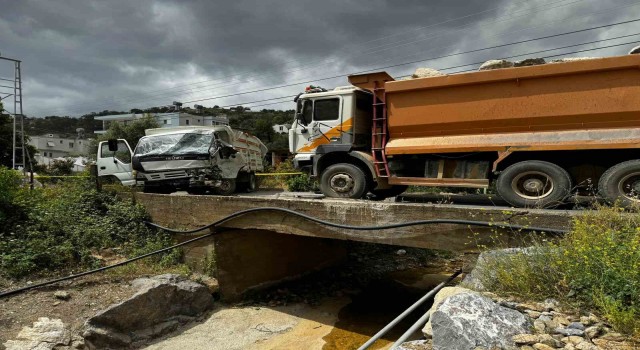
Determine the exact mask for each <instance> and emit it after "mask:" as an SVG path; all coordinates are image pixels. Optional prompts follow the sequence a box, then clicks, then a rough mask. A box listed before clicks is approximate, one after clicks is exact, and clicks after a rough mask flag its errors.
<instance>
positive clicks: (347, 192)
mask: <svg viewBox="0 0 640 350" xmlns="http://www.w3.org/2000/svg"><path fill="white" fill-rule="evenodd" d="M295 102H296V113H295V118H294V121H293V124H292V127H291V129H289V151H290V152H291V153H293V154H294V159H293V162H294V166H295V167H296V168H298V169H301V170H302V171H305V172H308V173H309V174H310V175H311V176H313V177H317V178H318V179H319V180H320V188H321V190H322V192H323V193H324V194H325V195H327V196H330V197H343V198H360V197H362V196H364V195H365V194H366V193H367V192H368V191H370V190H372V189H375V188H377V187H378V186H381V187H384V184H381V183H378V182H377V178H376V176H375V172H374V171H373V167H372V164H373V159H372V156H371V151H370V149H371V123H372V119H371V115H372V108H373V103H372V102H373V96H372V94H371V93H370V92H368V91H366V90H364V89H360V88H358V87H355V86H346V87H338V88H335V89H333V90H330V91H328V90H325V89H322V88H318V87H313V86H310V87H308V88H307V89H306V90H305V92H304V93H302V94H300V95H298V97H296V99H295ZM338 164H340V166H337V165H338ZM336 166H337V167H336ZM331 167H333V168H331ZM329 168H331V171H329V172H328V174H329V175H327V170H328V169H329Z"/></svg>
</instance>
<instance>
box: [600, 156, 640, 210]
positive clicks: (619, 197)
mask: <svg viewBox="0 0 640 350" xmlns="http://www.w3.org/2000/svg"><path fill="white" fill-rule="evenodd" d="M598 192H599V193H600V195H601V196H602V197H604V199H606V200H607V201H608V202H610V203H615V202H616V201H620V204H621V205H622V206H624V207H627V208H628V207H632V206H637V205H638V204H640V160H638V159H634V160H628V161H626V162H622V163H619V164H616V165H614V166H612V167H611V168H609V169H607V171H605V172H604V174H602V176H601V177H600V180H599V181H598Z"/></svg>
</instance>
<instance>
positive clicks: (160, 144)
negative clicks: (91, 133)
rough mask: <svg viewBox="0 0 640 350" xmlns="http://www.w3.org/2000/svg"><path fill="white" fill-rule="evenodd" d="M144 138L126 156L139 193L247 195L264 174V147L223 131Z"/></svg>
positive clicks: (188, 130) (178, 131) (176, 131)
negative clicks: (257, 174)
mask: <svg viewBox="0 0 640 350" xmlns="http://www.w3.org/2000/svg"><path fill="white" fill-rule="evenodd" d="M145 134H146V136H144V137H142V138H141V139H140V141H138V144H137V146H136V148H135V150H134V152H133V155H132V157H131V167H132V170H133V172H132V175H133V176H134V178H135V179H134V180H135V183H136V184H137V185H140V186H142V187H143V188H144V191H145V192H154V193H171V192H175V191H178V190H184V191H187V192H189V193H194V194H203V193H207V192H213V193H217V194H223V195H228V194H231V193H233V192H235V191H236V190H237V189H242V190H246V191H253V190H255V188H256V177H255V172H256V171H264V163H263V159H264V156H265V155H266V152H267V148H266V146H265V145H264V144H263V143H262V142H261V141H260V140H259V139H258V138H256V137H255V136H252V135H250V134H247V133H245V132H241V131H236V130H233V129H231V128H230V127H228V126H211V127H177V128H171V129H165V128H158V129H149V130H146V132H145ZM120 141H122V142H125V143H126V141H124V140H119V142H120ZM101 146H102V144H101Z"/></svg>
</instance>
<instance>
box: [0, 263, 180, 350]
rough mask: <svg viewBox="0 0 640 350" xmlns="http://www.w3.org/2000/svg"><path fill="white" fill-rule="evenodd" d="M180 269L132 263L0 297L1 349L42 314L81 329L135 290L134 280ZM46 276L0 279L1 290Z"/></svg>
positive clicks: (23, 284) (77, 329)
mask: <svg viewBox="0 0 640 350" xmlns="http://www.w3.org/2000/svg"><path fill="white" fill-rule="evenodd" d="M180 272H181V271H180V270H166V271H160V270H157V269H156V268H149V267H148V266H146V265H142V264H132V265H130V266H128V267H124V268H118V269H114V270H110V271H108V272H104V273H97V274H94V275H89V276H85V277H81V278H78V279H75V280H72V281H65V282H60V283H58V284H55V285H52V286H47V287H42V288H38V289H34V290H31V291H27V292H25V293H21V294H17V295H15V296H11V297H7V298H4V299H0V350H3V349H4V346H3V345H2V344H3V343H4V342H6V341H7V340H9V339H15V337H16V335H17V334H18V332H20V330H21V329H22V328H23V327H25V326H32V325H33V322H35V321H37V320H38V318H39V317H49V318H58V319H61V320H62V322H64V324H65V325H67V326H69V327H70V329H71V330H72V332H73V333H77V332H78V331H79V330H80V329H81V328H82V325H83V324H84V322H85V321H86V320H87V319H88V318H89V317H91V316H93V315H95V314H96V313H97V312H98V311H100V310H102V309H104V308H106V307H107V306H109V305H111V304H114V303H118V302H120V301H123V300H125V299H127V298H128V297H130V296H131V295H132V294H133V293H135V290H134V289H132V288H131V286H130V283H129V282H131V281H132V280H134V279H136V278H139V277H144V276H152V275H157V274H161V273H180ZM50 278H51V277H50ZM45 280H47V279H42V280H37V279H34V280H32V281H20V282H9V281H7V280H0V290H12V289H16V288H20V287H23V286H26V285H28V284H36V283H38V282H42V281H45ZM56 291H66V292H68V293H69V295H70V298H69V299H68V300H60V299H57V298H56V297H55V296H54V293H55V292H56Z"/></svg>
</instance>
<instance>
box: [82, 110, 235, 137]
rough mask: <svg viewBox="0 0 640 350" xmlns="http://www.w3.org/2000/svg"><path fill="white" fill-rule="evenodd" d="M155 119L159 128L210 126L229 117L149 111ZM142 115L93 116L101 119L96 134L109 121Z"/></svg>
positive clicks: (227, 121)
mask: <svg viewBox="0 0 640 350" xmlns="http://www.w3.org/2000/svg"><path fill="white" fill-rule="evenodd" d="M149 115H151V116H152V117H153V118H155V119H156V121H157V122H158V125H159V126H160V127H161V128H171V127H176V126H188V125H196V126H210V125H229V119H228V118H227V116H225V115H221V116H209V115H194V114H188V113H182V112H172V113H149ZM142 117H144V114H118V115H105V116H101V117H95V118H94V119H95V120H101V121H102V130H96V131H95V133H96V134H104V133H105V132H107V130H108V129H109V123H113V122H117V123H123V124H125V125H126V124H127V123H130V122H132V121H134V120H136V119H140V118H142Z"/></svg>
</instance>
